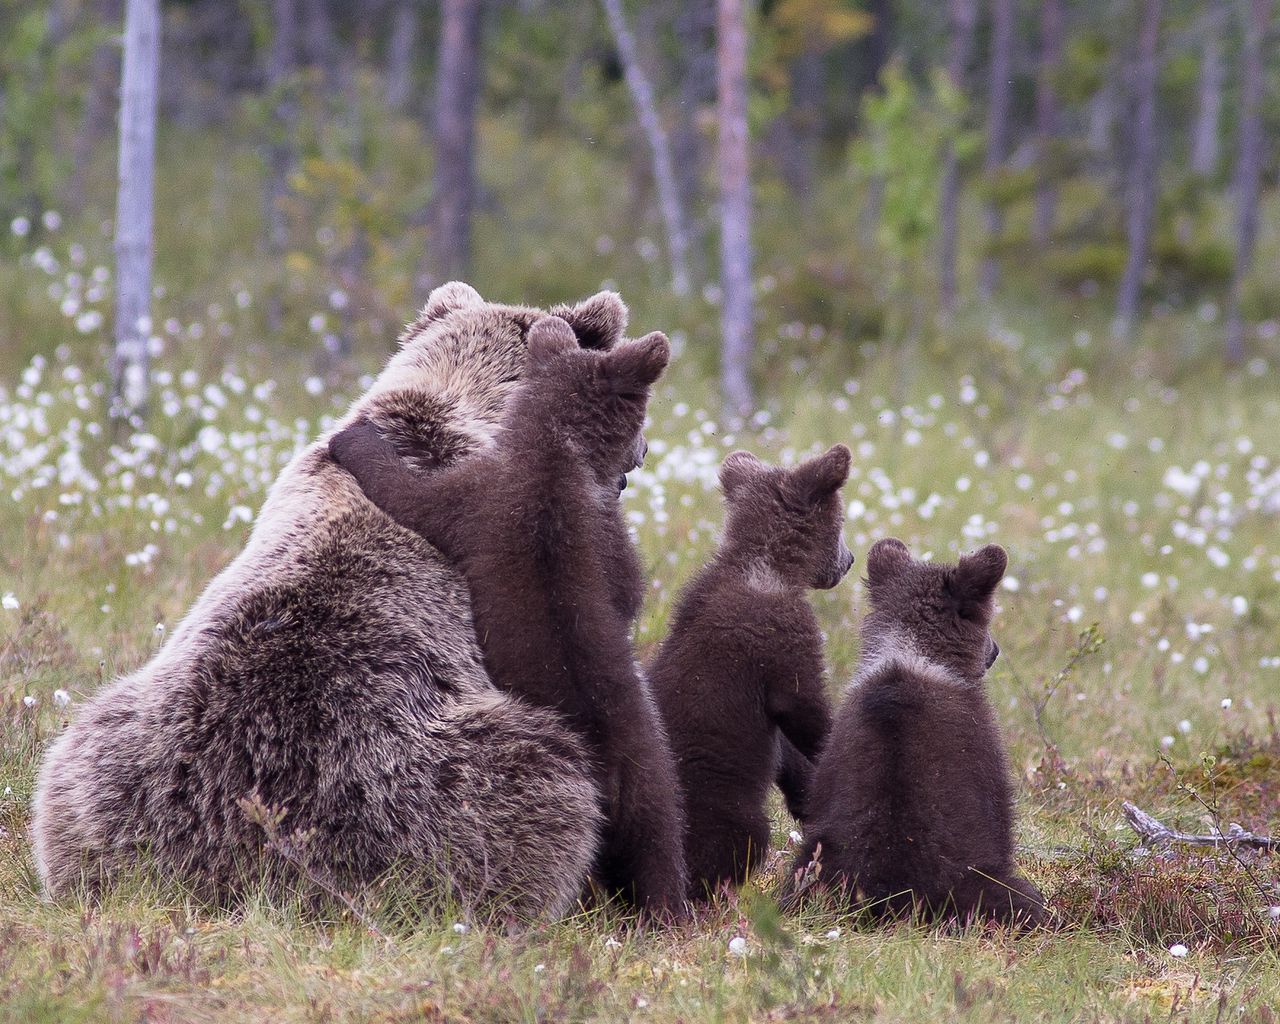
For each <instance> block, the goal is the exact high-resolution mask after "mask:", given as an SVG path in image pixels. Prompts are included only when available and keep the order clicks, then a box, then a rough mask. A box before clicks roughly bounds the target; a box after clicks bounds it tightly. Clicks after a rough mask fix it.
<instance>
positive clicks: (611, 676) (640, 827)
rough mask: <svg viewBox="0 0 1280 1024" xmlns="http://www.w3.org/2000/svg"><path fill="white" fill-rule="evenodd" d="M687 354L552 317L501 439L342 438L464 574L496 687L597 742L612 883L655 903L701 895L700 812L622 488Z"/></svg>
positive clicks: (604, 855)
mask: <svg viewBox="0 0 1280 1024" xmlns="http://www.w3.org/2000/svg"><path fill="white" fill-rule="evenodd" d="M669 357H670V347H669V345H668V344H667V339H666V338H665V337H664V336H663V335H661V334H657V333H654V334H651V335H649V336H648V337H646V338H644V339H642V340H640V341H634V342H626V343H623V344H621V345H618V346H616V347H615V348H613V349H612V350H611V351H609V352H605V353H598V352H591V351H587V350H584V349H581V348H579V347H578V343H577V341H576V339H575V337H574V333H573V330H572V328H571V327H570V326H569V324H567V323H566V322H565V321H564V320H561V319H560V318H558V317H547V318H546V319H544V320H540V321H539V322H538V323H536V324H534V325H533V328H532V329H531V330H530V331H529V365H528V368H527V370H526V372H525V378H524V382H523V383H522V385H521V388H520V393H519V394H518V395H517V396H516V397H515V398H514V399H512V401H511V403H510V405H509V406H508V409H507V415H506V417H505V418H504V419H503V423H502V433H501V435H500V436H499V439H498V441H499V443H498V446H497V448H496V449H495V450H493V451H491V452H487V453H485V454H483V455H479V456H476V457H475V458H472V459H468V460H466V461H464V462H461V463H458V464H457V465H455V466H451V467H450V468H448V469H445V470H440V471H438V472H435V473H417V472H414V471H413V470H410V469H408V468H407V467H406V466H405V464H404V462H403V460H401V459H400V458H398V457H397V456H396V453H395V449H394V448H393V447H392V445H391V444H390V443H389V442H388V441H387V440H386V439H384V438H383V436H382V434H381V433H380V432H379V431H378V428H377V427H376V426H375V425H374V424H372V423H370V422H368V421H365V420H358V421H356V423H354V424H352V425H351V426H349V427H347V428H346V429H345V430H342V431H340V432H339V433H337V434H335V435H334V436H333V437H332V438H331V439H330V441H329V451H330V453H331V454H332V455H333V457H334V459H335V460H336V461H337V462H338V464H339V465H341V466H342V467H343V468H345V469H347V470H348V471H349V472H350V473H351V474H352V475H353V476H354V477H355V478H356V480H357V481H358V482H359V484H360V486H361V488H363V490H364V492H365V494H366V495H368V497H369V499H370V500H371V501H372V502H373V503H374V504H375V505H377V506H378V507H379V508H380V509H382V510H383V511H384V512H386V513H387V514H388V515H389V516H390V517H391V518H392V519H394V520H395V521H396V522H397V523H399V524H400V525H401V526H404V527H406V528H407V529H410V530H413V531H415V532H416V533H419V534H421V535H422V536H423V537H425V538H426V540H428V541H429V542H430V543H431V544H433V545H434V546H436V547H437V548H439V549H440V551H441V552H442V553H443V554H444V555H445V556H446V557H447V558H448V559H449V560H450V561H451V562H452V563H453V564H455V565H457V566H458V568H459V569H460V570H461V571H462V574H463V576H464V577H465V578H466V580H467V584H468V589H469V590H470V592H471V611H472V618H473V619H474V621H475V628H476V634H477V636H478V637H479V638H480V647H481V649H482V651H483V652H484V661H485V667H486V668H487V669H488V672H489V677H490V678H491V679H492V680H493V682H494V683H495V684H496V685H497V686H498V687H499V688H501V689H503V690H507V691H508V692H511V693H513V694H516V695H517V696H519V697H520V698H521V699H523V700H525V701H527V702H528V703H530V704H532V705H535V706H537V707H541V708H547V709H549V710H551V711H553V712H554V713H556V714H557V715H559V716H560V717H561V719H562V720H563V721H564V722H565V724H566V725H568V726H569V727H570V728H571V729H572V730H573V732H574V733H575V734H576V735H578V736H580V737H582V738H583V739H584V741H585V742H586V745H587V749H588V750H589V752H590V753H591V755H592V758H593V761H594V763H595V765H596V767H597V769H598V781H599V785H600V789H601V793H602V796H603V797H604V801H605V810H606V813H607V815H608V825H607V827H606V829H605V835H604V842H603V846H602V849H601V853H600V862H599V864H598V866H597V874H598V877H599V880H600V882H601V883H602V884H603V885H604V886H605V887H606V888H607V889H609V890H620V891H621V892H622V893H623V894H624V895H625V896H627V897H629V898H632V899H634V900H635V902H636V903H637V904H638V905H639V906H641V907H643V908H644V909H646V910H648V911H651V912H663V911H671V910H676V909H678V907H679V905H680V903H681V901H682V899H683V896H684V860H683V856H682V847H681V843H680V836H681V826H682V823H683V818H682V815H681V807H680V799H679V786H678V783H677V779H676V772H675V765H674V763H673V761H672V757H671V750H670V747H669V745H668V743H667V739H666V736H665V735H664V734H663V731H662V723H661V720H660V718H659V716H658V712H657V709H656V708H655V707H654V706H653V701H652V699H651V698H650V697H649V693H648V690H647V689H646V688H645V686H644V685H643V683H642V682H641V679H640V677H639V675H638V673H637V672H636V668H635V655H634V653H633V651H632V649H631V641H630V635H629V630H630V625H631V619H632V618H633V616H634V614H635V611H636V610H637V609H638V607H639V604H640V601H641V599H642V597H643V591H644V582H643V578H642V575H641V571H640V565H639V561H638V559H637V558H636V555H635V552H634V550H633V549H632V546H631V543H630V540H629V539H628V537H627V529H626V524H625V522H624V521H623V518H622V512H621V509H620V508H619V505H618V492H619V491H620V490H621V485H622V483H623V482H625V474H626V473H627V472H628V471H629V470H631V469H633V468H634V467H635V466H636V465H637V464H638V463H639V461H640V460H641V458H642V457H643V446H644V438H643V435H642V434H641V428H642V427H643V425H644V416H645V408H646V406H647V404H648V398H649V388H650V386H651V385H652V384H653V383H654V381H656V380H657V378H658V376H659V375H660V374H661V373H662V371H663V369H664V368H665V367H666V365H667V360H668V358H669Z"/></svg>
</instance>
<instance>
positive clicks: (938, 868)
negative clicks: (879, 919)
mask: <svg viewBox="0 0 1280 1024" xmlns="http://www.w3.org/2000/svg"><path fill="white" fill-rule="evenodd" d="M1005 565H1006V556H1005V553H1004V550H1003V549H1002V548H1000V547H998V546H996V545H994V544H991V545H988V546H987V547H985V548H983V549H982V550H981V551H978V552H976V553H974V554H972V555H967V556H965V557H963V558H961V559H960V562H959V564H957V565H934V564H931V563H928V562H921V561H917V560H916V559H914V558H912V557H911V554H910V552H908V551H907V549H906V547H905V546H904V545H903V544H902V543H901V542H900V541H897V540H882V541H878V542H877V543H876V544H875V545H874V546H873V547H872V548H871V551H870V552H869V553H868V555H867V588H868V591H869V593H870V598H871V611H870V613H869V614H868V615H867V616H866V618H865V619H864V620H863V623H862V662H861V665H860V667H859V669H858V673H857V675H856V676H855V678H854V680H853V682H852V683H851V684H850V686H849V690H848V692H847V694H846V696H845V699H844V702H843V704H842V705H841V707H840V709H839V711H838V713H837V715H836V722H835V725H834V726H833V728H832V731H831V738H830V740H829V741H828V743H827V747H826V750H825V751H824V753H823V755H822V757H821V759H820V760H819V762H818V765H817V770H816V772H815V775H814V781H813V788H812V790H811V792H810V803H809V807H810V810H811V812H812V813H811V817H810V820H809V823H808V824H807V827H806V828H805V843H804V846H803V848H802V850H801V854H800V856H799V857H798V858H797V859H796V862H795V864H794V865H793V872H794V874H793V877H792V883H791V884H792V886H793V893H792V896H793V897H794V896H795V895H797V894H798V892H802V891H804V890H806V889H807V888H808V887H810V886H812V887H814V888H817V889H835V890H838V891H841V892H842V893H843V898H845V899H847V900H848V901H850V902H851V903H852V904H854V905H855V906H858V907H865V908H867V909H869V910H870V911H871V912H872V913H874V914H876V915H877V916H888V917H893V916H899V915H909V914H911V913H918V914H919V915H920V916H921V917H923V918H924V919H927V920H937V919H959V920H960V921H969V920H972V919H974V918H989V919H995V920H998V921H1002V922H1006V923H1015V924H1019V925H1033V924H1038V923H1039V922H1040V921H1041V920H1042V919H1043V917H1044V900H1043V897H1041V895H1040V893H1039V892H1038V891H1037V890H1036V888H1035V887H1034V886H1033V885H1031V883H1030V882H1028V881H1027V880H1026V879H1024V878H1022V877H1021V876H1020V875H1019V874H1018V872H1017V868H1016V867H1015V866H1014V862H1013V790H1012V786H1011V784H1010V780H1009V766H1008V763H1007V761H1006V758H1005V753H1004V745H1003V743H1002V742H1001V739H1000V730H999V728H998V727H997V725H996V720H995V715H994V713H993V711H992V708H991V704H990V702H989V701H988V699H987V695H986V692H985V689H984V686H983V676H984V675H985V673H986V671H987V669H988V668H990V667H991V664H992V663H993V662H994V661H995V659H996V655H997V654H998V653H999V648H998V647H997V646H996V643H995V641H994V640H993V639H992V638H991V632H990V626H991V616H992V610H993V594H994V592H995V588H996V586H997V584H999V582H1000V580H1001V578H1002V577H1003V576H1004V571H1005Z"/></svg>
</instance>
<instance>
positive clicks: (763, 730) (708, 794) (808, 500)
mask: <svg viewBox="0 0 1280 1024" xmlns="http://www.w3.org/2000/svg"><path fill="white" fill-rule="evenodd" d="M848 474H849V450H848V449H847V448H845V447H844V446H843V445H836V446H835V447H834V448H832V449H831V450H830V451H829V452H827V453H826V454H825V455H822V456H820V457H818V458H815V459H811V460H810V461H808V462H806V463H804V464H803V465H801V466H798V467H797V468H795V469H791V470H785V469H776V468H771V467H769V466H766V465H764V463H762V462H760V461H759V460H758V459H756V458H755V456H753V455H750V454H749V453H747V452H734V453H733V454H731V455H729V456H728V457H727V458H726V459H725V460H724V464H723V465H722V466H721V469H720V482H721V486H722V487H723V489H724V495H725V506H726V513H727V514H726V522H725V528H724V536H723V539H722V540H721V543H720V548H719V550H718V551H717V553H716V556H715V558H714V560H712V561H711V562H710V563H709V564H708V565H707V566H706V567H705V568H703V569H702V571H701V572H699V573H698V575H697V576H696V577H694V579H693V581H692V582H691V583H690V584H689V585H688V586H687V587H686V588H685V590H684V591H683V592H682V594H681V595H680V599H679V602H678V603H677V605H676V611H675V615H674V617H673V619H672V624H671V630H670V632H669V634H668V635H667V637H666V639H665V640H664V641H663V643H662V647H661V648H660V649H659V651H658V654H657V656H656V657H655V658H654V661H653V664H652V666H651V667H650V669H649V681H650V685H651V686H652V688H653V693H654V697H655V699H656V700H657V701H658V706H659V707H660V708H661V710H662V714H663V718H664V720H665V721H666V723H667V732H668V734H669V735H670V737H671V745H672V749H673V750H674V752H675V755H676V763H677V765H678V767H679V771H680V784H681V788H682V789H683V791H684V799H685V816H686V828H685V859H686V861H687V863H688V868H689V885H690V895H691V896H693V897H695V898H696V897H700V896H706V895H707V894H708V891H710V890H713V889H714V888H715V887H716V886H717V885H719V884H720V883H721V882H733V883H739V882H741V881H742V880H743V878H744V877H745V876H746V874H747V873H748V872H749V871H750V870H752V869H754V868H755V867H756V866H758V865H759V863H760V862H761V860H762V859H763V857H764V855H765V853H766V852H767V850H768V848H769V820H768V817H767V815H766V811H765V801H766V798H767V797H768V793H769V789H770V787H771V785H772V784H773V781H774V779H775V777H776V778H778V780H779V782H780V783H781V784H782V785H783V788H784V792H785V794H786V796H787V803H788V806H789V807H791V808H792V810H793V811H795V812H798V811H799V809H800V807H801V805H802V804H803V801H804V792H803V791H804V786H805V784H806V782H807V774H808V761H809V760H810V759H812V758H814V757H815V756H816V755H817V754H818V752H819V750H820V749H821V748H822V745H823V743H825V742H826V738H827V732H828V730H829V729H830V726H831V708H830V705H829V703H828V701H827V696H826V693H825V692H824V689H823V675H824V672H823V651H822V636H821V634H820V632H819V630H818V623H817V620H816V619H815V618H814V615H813V610H812V609H811V608H810V607H809V603H808V601H807V600H806V599H805V594H806V591H807V590H809V589H810V588H821V589H826V588H829V587H834V586H835V585H836V584H837V583H839V582H840V580H841V579H842V578H843V577H844V575H845V573H846V572H848V570H849V566H851V565H852V564H853V556H852V555H851V554H850V553H849V549H848V548H847V547H845V544H844V538H843V536H842V533H841V524H842V522H843V518H844V517H843V508H842V506H841V502H840V486H841V485H842V484H843V483H844V482H845V478H846V477H847V476H848ZM780 743H782V744H786V746H785V751H786V756H785V758H783V759H782V761H781V763H780V759H779V745H780Z"/></svg>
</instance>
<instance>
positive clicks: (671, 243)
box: [602, 0, 689, 296]
mask: <svg viewBox="0 0 1280 1024" xmlns="http://www.w3.org/2000/svg"><path fill="white" fill-rule="evenodd" d="M602 3H603V4H604V11H605V16H606V17H607V18H608V20H609V28H610V30H611V31H612V32H613V40H614V43H615V44H616V45H617V47H618V56H619V58H620V59H621V60H622V69H623V74H624V76H625V77H626V80H627V88H628V89H629V90H631V99H632V101H633V102H634V103H635V105H636V116H637V118H638V119H639V121H640V127H641V129H642V130H643V131H644V134H645V137H646V138H647V139H648V140H649V149H650V150H651V151H652V153H653V180H654V182H655V184H656V185H657V186H658V205H659V208H660V209H661V211H662V222H663V225H664V226H665V227H666V232H667V254H668V256H669V257H670V260H671V290H672V291H673V292H674V293H675V294H676V295H680V296H684V295H688V294H689V236H688V234H687V232H686V231H685V223H686V221H685V215H684V210H683V209H681V206H680V192H679V190H678V189H677V188H676V176H675V170H674V165H673V163H672V159H671V143H670V140H669V139H668V138H667V130H666V129H665V128H664V127H663V126H662V119H661V118H660V117H659V116H658V105H657V102H656V101H655V100H654V97H653V86H651V85H650V84H649V79H648V77H647V76H646V75H645V73H644V69H643V68H642V67H641V66H640V55H639V53H637V52H636V41H635V37H634V36H632V34H631V30H630V28H628V27H627V20H626V17H625V16H624V15H623V12H622V0H602Z"/></svg>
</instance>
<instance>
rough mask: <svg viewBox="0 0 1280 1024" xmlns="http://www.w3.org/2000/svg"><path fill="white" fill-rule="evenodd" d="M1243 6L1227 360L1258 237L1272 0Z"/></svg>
mask: <svg viewBox="0 0 1280 1024" xmlns="http://www.w3.org/2000/svg"><path fill="white" fill-rule="evenodd" d="M1244 6H1245V12H1244V13H1245V25H1244V46H1243V53H1242V58H1243V64H1244V67H1243V76H1244V81H1243V82H1242V84H1241V89H1240V152H1239V154H1238V155H1237V157H1236V169H1235V180H1234V183H1233V190H1234V192H1235V202H1236V259H1235V267H1234V268H1233V270H1232V274H1231V294H1230V298H1229V299H1228V304H1227V350H1226V354H1227V361H1228V362H1230V363H1233V364H1234V363H1239V362H1240V361H1241V360H1242V359H1243V358H1244V318H1243V316H1242V314H1241V311H1240V300H1241V296H1242V293H1243V290H1244V279H1245V277H1246V275H1248V273H1249V267H1250V265H1251V264H1252V262H1253V246H1254V242H1256V241H1257V237H1258V183H1259V179H1260V178H1261V174H1262V142H1263V140H1262V95H1263V90H1264V89H1265V87H1266V78H1265V76H1266V66H1265V63H1264V60H1263V45H1264V43H1265V41H1266V34H1267V28H1268V27H1269V25H1270V23H1271V0H1248V2H1247V4H1245V5H1244Z"/></svg>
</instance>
